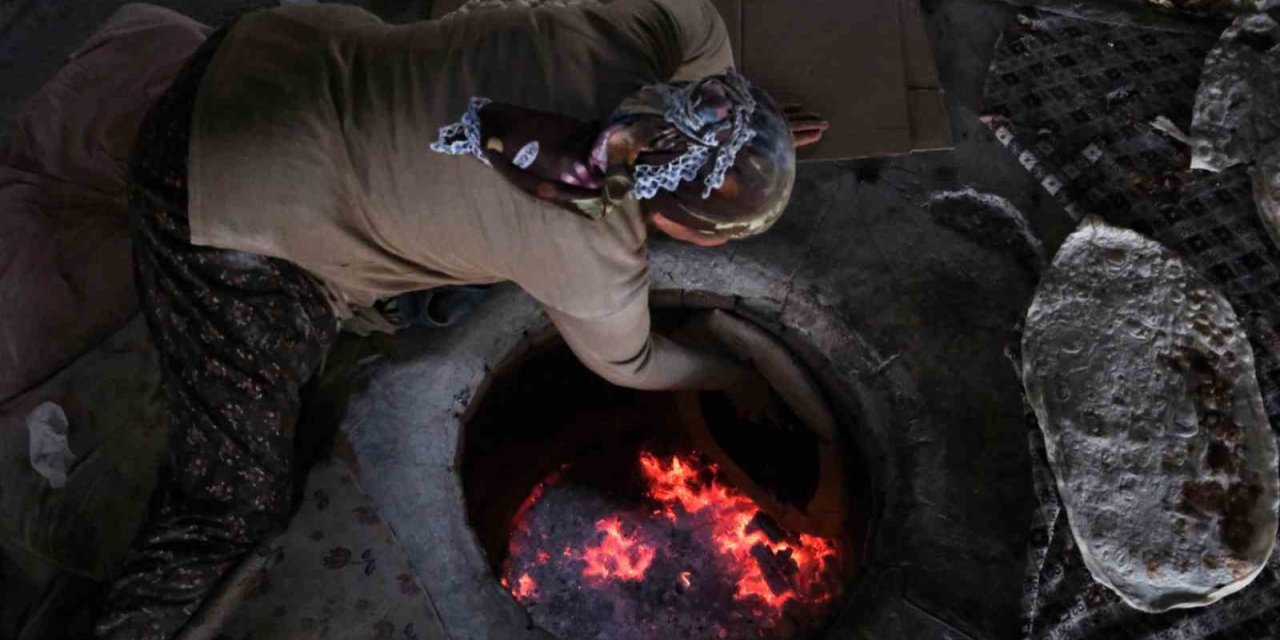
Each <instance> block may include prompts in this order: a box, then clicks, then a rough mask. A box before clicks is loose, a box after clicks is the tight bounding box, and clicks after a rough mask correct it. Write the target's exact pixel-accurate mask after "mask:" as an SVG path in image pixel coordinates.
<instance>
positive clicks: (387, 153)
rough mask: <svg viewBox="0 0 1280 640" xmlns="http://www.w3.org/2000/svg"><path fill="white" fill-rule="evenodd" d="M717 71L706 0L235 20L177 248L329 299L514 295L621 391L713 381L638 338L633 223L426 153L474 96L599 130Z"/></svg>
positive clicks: (220, 56) (201, 134) (202, 108)
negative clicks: (456, 292) (248, 256)
mask: <svg viewBox="0 0 1280 640" xmlns="http://www.w3.org/2000/svg"><path fill="white" fill-rule="evenodd" d="M732 65H733V59H732V53H731V49H730V44H729V38H728V33H727V31H726V29H725V27H724V24H723V22H722V21H721V19H720V17H719V15H718V14H717V13H716V10H715V8H714V7H713V6H712V5H711V4H710V3H709V2H708V1H707V0H615V1H614V2H611V3H609V4H607V5H603V6H598V7H581V8H572V9H565V8H555V9H536V10H528V9H511V10H501V11H492V12H485V13H478V14H473V15H468V16H463V17H458V18H454V19H451V20H446V21H432V22H420V23H416V24H410V25H402V26H393V25H388V24H386V23H384V22H382V21H381V20H379V19H378V18H377V17H375V16H373V15H372V14H369V13H367V12H365V11H363V10H361V9H358V8H354V7H348V6H339V5H308V6H288V7H280V8H276V9H271V10H266V11H260V12H257V13H253V14H250V15H248V16H246V17H244V18H242V19H241V20H240V21H239V22H238V23H237V24H236V25H235V26H234V27H233V29H232V30H231V32H230V33H229V34H228V36H227V38H226V40H225V41H224V43H223V44H222V45H221V47H220V48H219V50H218V52H217V53H216V54H215V57H214V59H213V61H212V63H211V66H210V68H209V70H208V71H207V73H206V75H205V77H204V79H203V80H202V82H201V86H200V91H199V97H198V100H197V103H196V107H195V113H194V117H193V128H192V140H191V150H190V165H189V189H190V200H189V202H190V205H189V207H190V210H189V213H190V219H191V241H192V242H193V243H195V244H198V245H208V246H216V247H221V248H227V249H236V250H240V251H246V252H252V253H257V254H261V255H268V256H273V257H277V258H282V259H285V260H289V261H290V262H293V263H294V264H297V265H299V266H300V267H302V268H303V269H305V270H307V271H308V272H310V273H311V274H312V275H314V276H315V277H316V278H317V279H318V280H320V281H321V283H322V284H323V285H324V286H325V289H326V290H327V291H328V293H329V295H330V297H331V299H333V300H334V304H335V308H336V309H337V310H338V312H339V313H340V314H343V313H345V312H346V310H347V305H350V304H357V305H366V306H367V305H370V304H372V303H373V301H374V300H376V299H379V298H384V297H388V296H393V295H396V294H399V293H404V292H407V291H414V290H420V289H428V288H432V287H437V286H441V285H449V284H482V283H492V282H499V281H506V280H510V281H514V282H516V283H517V284H519V285H520V286H521V287H522V288H524V289H525V290H526V291H528V292H529V293H530V294H531V295H532V296H534V297H535V298H536V299H537V300H538V301H540V302H541V303H542V304H543V305H544V306H545V307H546V309H547V312H548V315H549V316H550V317H551V319H552V321H553V322H554V323H555V324H556V326H557V328H558V329H559V330H560V332H561V334H562V335H563V337H564V338H565V341H566V342H567V343H568V344H569V346H570V347H571V348H572V349H573V350H574V352H575V353H576V354H577V355H578V357H579V358H580V359H581V360H582V361H583V363H584V364H586V365H587V366H588V367H590V368H591V369H592V370H594V371H596V372H597V373H599V374H600V375H602V376H604V377H605V378H606V379H609V380H611V381H613V382H615V383H618V384H622V385H625V386H631V387H636V388H647V389H669V388H689V387H714V386H720V385H722V384H723V383H724V381H725V379H726V378H728V377H730V376H731V375H732V374H733V373H734V371H733V369H732V368H731V367H730V366H729V365H727V364H726V363H724V362H721V361H718V360H716V359H714V358H711V357H708V356H705V355H702V354H699V353H695V352H692V351H689V350H686V349H684V348H682V347H679V346H678V345H676V344H674V343H672V342H669V341H667V340H665V339H663V338H661V337H659V336H652V335H651V334H650V323H649V309H648V287H649V273H648V263H647V256H646V254H645V248H644V242H645V225H644V221H643V219H642V217H641V215H640V213H639V211H638V209H637V208H636V207H635V206H634V203H631V206H629V207H627V208H626V211H624V212H622V213H619V214H614V215H610V216H607V217H606V218H605V219H603V220H600V221H591V220H588V219H586V218H583V217H581V216H578V215H574V214H572V213H569V212H567V211H565V210H563V209H560V208H558V207H554V206H552V205H549V204H547V203H544V202H541V201H539V200H537V199H535V198H533V197H531V196H529V195H528V194H525V193H524V192H522V191H520V190H519V189H517V188H515V187H514V186H512V185H511V184H510V183H508V182H507V181H506V180H505V179H504V178H502V177H501V175H500V174H498V172H496V171H494V170H493V169H491V168H488V167H486V166H484V165H483V164H481V163H480V162H479V161H477V160H476V159H475V158H474V157H471V156H448V155H444V154H439V153H435V152H432V151H430V150H429V148H428V145H429V144H430V143H431V142H432V141H433V140H435V139H436V137H437V132H438V129H439V127H440V126H442V125H444V124H448V123H451V122H454V121H456V120H457V119H458V118H459V117H460V116H461V115H462V113H463V112H464V111H465V109H466V105H467V101H468V99H469V98H471V97H472V96H483V97H487V98H490V99H492V100H495V101H498V102H507V103H512V104H517V105H522V106H525V107H529V108H532V109H538V110H543V111H549V112H554V113H560V114H564V115H567V116H570V117H574V118H579V119H582V120H603V119H604V118H606V117H607V116H608V115H609V114H610V113H611V112H612V111H613V110H614V108H615V107H616V106H617V105H618V104H620V103H621V101H622V100H623V99H624V98H625V97H626V96H628V95H629V94H631V93H633V92H634V91H636V90H637V89H638V88H640V87H641V86H643V85H644V84H648V83H653V82H662V81H668V80H672V79H695V78H699V77H703V76H706V75H710V74H713V73H717V72H720V71H723V70H726V69H728V68H731V67H732Z"/></svg>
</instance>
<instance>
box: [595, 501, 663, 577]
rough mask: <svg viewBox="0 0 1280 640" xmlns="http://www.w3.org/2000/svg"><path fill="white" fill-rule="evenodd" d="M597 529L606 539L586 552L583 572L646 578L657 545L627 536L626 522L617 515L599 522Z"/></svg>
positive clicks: (604, 575)
mask: <svg viewBox="0 0 1280 640" xmlns="http://www.w3.org/2000/svg"><path fill="white" fill-rule="evenodd" d="M596 530H597V531H600V532H601V533H603V534H604V539H603V540H601V541H600V544H598V545H596V546H594V547H588V548H587V549H586V551H584V552H583V553H582V559H583V561H585V562H586V563H587V567H586V568H585V569H583V570H582V575H584V576H586V577H588V578H600V579H607V578H617V579H619V580H642V579H643V578H644V574H645V572H646V571H648V570H649V565H650V564H652V563H653V554H654V551H653V547H650V546H649V545H646V544H641V543H638V542H636V538H635V536H627V535H624V534H623V533H622V521H621V520H619V519H618V517H617V516H612V517H609V518H605V519H603V520H600V521H599V522H597V523H596Z"/></svg>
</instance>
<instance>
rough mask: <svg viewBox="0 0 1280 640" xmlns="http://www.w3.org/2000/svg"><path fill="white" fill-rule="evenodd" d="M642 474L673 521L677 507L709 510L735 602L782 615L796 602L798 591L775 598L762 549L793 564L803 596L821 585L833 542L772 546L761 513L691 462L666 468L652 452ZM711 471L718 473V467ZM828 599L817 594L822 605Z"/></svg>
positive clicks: (813, 539)
mask: <svg viewBox="0 0 1280 640" xmlns="http://www.w3.org/2000/svg"><path fill="white" fill-rule="evenodd" d="M640 470H641V472H642V473H643V474H644V476H645V479H646V480H647V481H648V482H649V492H648V493H649V496H650V497H652V498H653V499H654V500H657V501H658V502H659V503H660V504H662V505H663V511H662V514H663V515H664V516H665V517H667V518H670V519H672V520H674V519H676V518H678V517H679V514H678V513H677V511H676V509H677V507H679V508H680V509H682V510H683V511H684V512H685V513H688V514H696V513H702V512H703V511H704V510H707V513H706V514H705V515H709V516H710V520H711V522H712V531H711V538H712V540H714V541H715V543H716V547H717V548H718V550H719V552H720V554H721V556H722V557H723V558H724V559H725V560H727V563H726V564H727V565H728V567H729V570H730V571H732V572H734V573H735V574H737V575H736V577H737V596H736V597H737V598H738V599H740V600H745V599H748V598H752V597H757V598H760V599H761V600H763V601H764V603H765V604H767V605H769V606H770V607H771V608H772V609H774V610H775V611H776V612H778V613H780V612H781V610H782V607H783V606H784V605H785V604H786V603H787V601H788V600H790V599H792V598H794V597H796V596H797V595H798V594H797V589H788V590H784V591H783V592H782V593H775V592H774V589H773V588H772V587H770V586H769V582H768V580H767V579H766V577H765V574H764V571H763V570H762V569H761V568H760V563H759V561H758V560H757V559H756V558H755V557H754V556H753V555H752V550H753V549H755V548H756V547H758V546H763V548H764V549H767V550H768V552H769V553H770V555H771V556H773V557H781V558H783V559H788V558H789V560H791V561H793V562H794V563H795V565H796V568H797V571H796V574H795V576H793V585H794V586H796V587H799V589H798V590H799V591H800V592H801V593H807V592H808V591H809V589H810V588H811V587H813V586H814V585H816V584H818V583H820V582H821V581H822V576H823V572H824V570H825V568H826V562H827V561H828V560H829V559H832V558H833V557H834V556H835V555H836V550H835V547H834V546H833V545H832V544H831V542H830V541H828V540H825V539H823V538H819V537H817V536H811V535H804V534H802V535H800V536H799V541H798V543H793V542H789V541H787V540H781V541H777V542H775V541H773V540H771V539H770V538H769V536H768V535H767V534H766V533H765V532H764V531H762V530H760V529H758V528H752V527H751V526H750V525H751V522H752V519H753V518H755V515H756V513H757V512H759V510H760V508H759V507H758V506H757V505H756V503H755V502H754V501H752V500H751V499H750V498H748V497H747V496H745V495H743V494H742V493H739V492H738V491H737V490H735V489H733V488H731V487H728V486H725V485H722V484H719V483H717V482H716V481H715V480H710V481H707V482H703V481H702V480H701V479H700V476H701V475H702V473H701V472H700V470H699V468H698V465H697V463H696V462H695V461H693V460H692V459H682V458H681V457H679V456H673V457H671V458H670V459H669V461H668V462H667V463H666V464H663V461H662V460H660V459H658V457H657V456H654V455H653V454H651V453H648V452H644V453H641V454H640ZM708 470H709V471H711V472H712V473H714V472H715V466H714V465H710V466H709V467H708ZM829 597H830V594H815V595H814V598H815V599H818V600H822V599H825V598H829Z"/></svg>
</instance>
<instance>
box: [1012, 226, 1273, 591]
mask: <svg viewBox="0 0 1280 640" xmlns="http://www.w3.org/2000/svg"><path fill="white" fill-rule="evenodd" d="M1022 340H1023V341H1022V352H1023V384H1024V385H1025V387H1026V391H1027V397H1028V399H1029V401H1030V403H1031V405H1032V406H1033V408H1034V409H1035V412H1036V417H1037V418H1038V419H1039V422H1040V428H1041V429H1042V430H1043V431H1044V436H1045V444H1046V445H1047V450H1048V455H1049V463H1050V466H1051V467H1052V468H1053V473H1054V476H1055V478H1056V480H1057V485H1058V492H1059V494H1060V495H1061V498H1062V503H1063V506H1064V507H1065V508H1066V511H1067V518H1068V521H1069V523H1070V525H1071V531H1072V533H1073V535H1074V536H1075V540H1076V542H1077V544H1078V546H1079V548H1080V551H1081V554H1082V555H1083V557H1084V561H1085V564H1086V566H1088V568H1089V571H1090V572H1091V573H1092V574H1093V578H1094V579H1095V580H1097V581H1098V582H1099V583H1101V584H1103V585H1105V586H1107V587H1109V588H1111V589H1112V590H1114V591H1115V592H1116V593H1117V594H1119V595H1120V597H1121V598H1123V599H1124V601H1125V602H1126V603H1128V604H1129V605H1131V606H1133V607H1135V608H1137V609H1141V610H1143V611H1152V612H1155V611H1164V610H1167V609H1173V608H1181V607H1196V606H1203V605H1207V604H1210V603H1212V602H1214V601H1216V600H1218V599H1219V598H1222V597H1223V596H1225V595H1227V594H1230V593H1233V592H1235V591H1238V590H1240V589H1242V588H1244V586H1245V585H1247V584H1249V582H1250V581H1252V580H1253V578H1254V577H1255V576H1257V574H1258V572H1259V571H1260V570H1261V569H1262V567H1263V566H1264V564H1265V563H1266V560H1267V558H1268V557H1269V556H1270V555H1271V551H1272V548H1273V547H1274V546H1275V542H1276V507H1277V485H1278V484H1280V480H1278V479H1277V470H1276V440H1275V436H1274V435H1273V433H1272V431H1271V428H1270V425H1269V424H1268V421H1267V416H1266V413H1265V412H1264V410H1263V404H1262V398H1261V396H1260V394H1259V392H1258V382H1257V379H1256V378H1255V375H1254V366H1253V352H1252V350H1251V349H1250V346H1249V342H1248V339H1247V338H1246V336H1245V333H1244V331H1243V329H1242V328H1241V326H1240V324H1239V322H1238V321H1237V319H1236V315H1235V312H1234V311H1232V309H1231V307H1230V305H1229V304H1228V303H1227V301H1226V300H1225V299H1224V298H1223V297H1222V296H1221V295H1220V294H1219V293H1218V292H1217V291H1215V290H1214V289H1213V288H1212V286H1211V285H1210V284H1209V283H1208V282H1207V281H1206V280H1205V279H1204V278H1203V277H1201V276H1200V275H1199V274H1197V273H1195V272H1194V271H1193V270H1192V269H1191V268H1190V267H1188V266H1187V265H1186V264H1185V263H1184V262H1183V261H1182V260H1181V259H1180V258H1179V257H1178V256H1177V255H1175V254H1174V253H1173V252H1171V251H1169V250H1168V249H1165V248H1164V247H1162V246H1161V245H1159V244H1157V243H1156V242H1154V241H1152V240H1150V239H1148V238H1145V237H1143V236H1141V235H1139V234H1137V233H1134V232H1133V231H1129V230H1126V229H1120V228H1117V227H1113V226H1109V225H1107V224H1106V223H1104V222H1103V221H1101V220H1100V219H1097V218H1092V217H1091V218H1089V219H1086V220H1085V221H1084V222H1083V223H1082V224H1081V225H1080V228H1079V229H1077V230H1076V231H1075V233H1073V234H1072V235H1071V236H1070V237H1069V238H1067V241H1066V243H1065V244H1063V246H1062V248H1061V249H1060V250H1059V251H1058V255H1057V256H1056V257H1055V258H1054V261H1053V264H1052V266H1051V267H1050V268H1049V270H1048V271H1047V272H1046V273H1045V276H1044V279H1043V280H1042V282H1041V284H1040V287H1039V289H1038V290H1037V291H1036V296H1035V299H1034V300H1033V301H1032V304H1031V308H1030V310H1029V311H1028V313H1027V322H1026V328H1025V330H1024V333H1023V339H1022Z"/></svg>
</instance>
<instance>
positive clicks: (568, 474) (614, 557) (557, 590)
mask: <svg viewBox="0 0 1280 640" xmlns="http://www.w3.org/2000/svg"><path fill="white" fill-rule="evenodd" d="M618 473H620V474H626V473H631V474H633V475H634V476H635V477H636V478H637V482H638V485H637V486H638V487H639V488H640V491H638V492H636V493H637V494H643V496H644V497H643V499H639V500H631V501H629V502H628V501H627V500H626V499H625V498H621V497H619V495H618V493H619V492H617V491H611V492H606V491H602V490H599V489H596V488H593V487H591V486H587V485H584V484H582V483H578V482H575V481H574V480H573V471H572V469H567V470H565V472H563V473H557V474H553V475H552V476H551V477H549V478H547V480H546V481H545V482H543V483H542V484H540V485H538V486H537V487H535V488H534V490H533V491H532V492H531V494H530V496H529V497H528V499H526V500H525V502H524V503H523V504H522V505H521V507H520V509H519V510H518V511H517V513H516V515H515V518H514V520H513V526H512V531H511V539H510V547H509V555H508V558H507V561H506V564H505V571H504V576H503V580H502V582H503V585H504V586H506V587H507V588H508V590H510V591H511V593H512V595H514V596H515V598H516V599H517V600H519V601H520V602H521V603H522V604H524V605H526V607H528V609H529V611H530V613H531V615H532V616H533V619H534V622H535V623H537V624H538V625H539V626H541V627H543V628H544V629H546V630H547V631H550V632H552V633H553V634H555V635H557V636H559V637H560V638H562V639H563V640H579V639H586V638H593V639H594V638H611V639H614V640H633V639H634V640H651V639H652V638H654V637H682V636H683V637H686V638H690V639H700V638H722V639H725V640H733V639H737V638H744V639H745V638H753V639H754V638H770V639H772V638H785V637H789V636H792V635H795V634H799V633H803V632H805V631H808V630H811V629H812V628H814V627H815V626H816V625H818V624H820V623H821V622H822V620H823V619H824V618H825V616H826V614H828V613H829V612H830V609H831V607H832V606H834V603H835V600H836V596H837V595H838V593H837V592H838V589H839V585H840V575H841V571H840V566H839V564H840V556H839V552H838V551H837V548H838V546H837V544H836V543H835V541H832V540H827V539H823V538H817V537H814V536H809V535H803V534H799V535H797V534H793V533H791V532H788V531H785V530H783V529H782V528H781V527H779V526H778V525H777V524H775V523H774V522H773V520H772V519H771V518H769V517H768V516H766V515H765V514H764V513H762V512H761V511H760V510H759V508H758V507H757V505H756V504H755V503H754V502H753V501H752V500H751V499H749V498H747V497H746V496H745V495H743V494H742V493H740V492H738V491H737V490H736V489H735V488H733V487H731V486H728V485H726V484H724V483H723V482H722V481H720V480H719V479H718V478H717V477H716V469H715V467H714V465H709V464H705V463H704V462H703V461H702V460H701V459H700V457H699V456H697V455H678V456H664V457H660V456H656V455H654V454H651V453H648V452H642V453H641V454H640V456H639V459H638V461H637V465H636V467H635V468H634V469H631V470H618ZM633 484H634V483H633ZM606 494H609V495H606Z"/></svg>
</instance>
